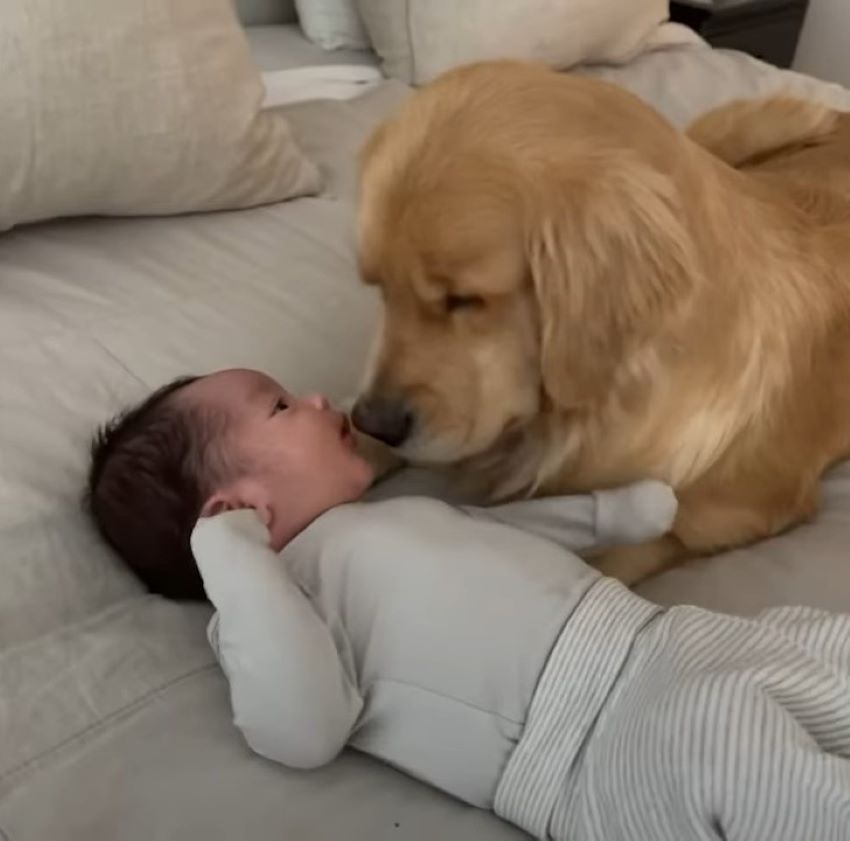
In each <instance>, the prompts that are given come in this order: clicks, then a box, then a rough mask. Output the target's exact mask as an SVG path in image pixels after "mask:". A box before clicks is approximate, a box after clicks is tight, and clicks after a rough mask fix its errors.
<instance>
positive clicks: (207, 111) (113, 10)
mask: <svg viewBox="0 0 850 841" xmlns="http://www.w3.org/2000/svg"><path fill="white" fill-rule="evenodd" d="M2 18H3V20H2V26H0V113H2V114H3V142H2V144H0V183H2V184H3V190H2V191H0V230H4V229H8V228H11V227H12V226H14V225H16V224H19V223H23V222H33V221H36V220H41V219H49V218H53V217H58V216H81V215H147V214H170V213H181V212H189V211H206V210H223V209H235V208H242V207H248V206H252V205H258V204H265V203H270V202H275V201H281V200H283V199H286V198H291V197H294V196H298V195H304V194H309V193H315V192H316V191H317V190H318V189H319V187H320V178H319V173H318V170H317V169H316V167H315V166H314V165H313V164H312V163H311V162H309V161H308V160H307V159H306V158H305V157H304V156H303V154H302V153H301V151H300V150H299V149H298V147H297V146H296V144H295V142H294V140H293V139H292V136H291V134H290V131H289V127H288V125H287V123H286V120H285V119H284V118H283V117H282V116H281V115H280V114H276V113H273V112H261V110H260V109H261V104H262V101H263V96H264V89H263V84H262V80H261V78H260V75H259V72H258V70H257V69H256V67H255V66H254V63H253V60H252V58H251V54H250V52H249V49H248V45H247V42H246V41H245V38H244V34H243V32H242V30H241V28H240V26H239V23H238V21H237V19H236V14H235V12H234V9H233V5H232V2H231V0H144V2H140V1H139V0H85V3H82V2H68V0H3V11H2Z"/></svg>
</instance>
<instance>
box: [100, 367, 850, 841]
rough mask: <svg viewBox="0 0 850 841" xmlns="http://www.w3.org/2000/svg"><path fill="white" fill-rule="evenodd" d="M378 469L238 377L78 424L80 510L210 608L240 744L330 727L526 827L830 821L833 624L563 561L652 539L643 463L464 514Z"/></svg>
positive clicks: (292, 741) (273, 753)
mask: <svg viewBox="0 0 850 841" xmlns="http://www.w3.org/2000/svg"><path fill="white" fill-rule="evenodd" d="M373 477H374V471H373V468H372V466H371V465H370V463H369V462H368V461H367V460H365V459H364V458H363V457H362V455H361V454H360V452H359V451H358V448H357V446H356V445H355V437H354V436H353V435H352V430H351V428H350V426H349V424H348V421H347V419H346V417H345V416H344V415H343V414H341V413H339V412H337V411H334V410H333V409H332V408H330V407H329V406H328V404H327V402H326V401H325V400H324V399H323V398H321V397H318V396H316V397H306V398H297V397H295V396H293V395H291V394H289V393H288V392H287V391H286V390H285V389H283V388H282V387H281V386H280V385H278V384H277V383H275V382H274V381H273V380H271V379H270V378H268V377H266V376H264V375H262V374H260V373H258V372H254V371H245V370H232V371H224V372H219V373H216V374H212V375H209V376H206V377H202V378H195V379H186V380H180V381H177V382H175V383H172V384H171V385H169V386H166V387H165V388H163V389H161V390H159V391H158V392H156V393H155V394H154V395H152V396H151V397H150V398H149V399H148V400H147V401H145V402H144V403H143V404H142V405H141V406H139V407H137V408H136V409H134V410H132V411H131V412H129V413H127V414H126V415H124V416H122V417H121V418H119V419H117V420H116V421H114V422H113V423H112V424H111V425H109V426H108V427H107V428H106V429H105V430H104V431H103V432H102V433H101V434H100V435H99V436H98V438H97V440H96V441H95V446H94V450H93V463H92V469H91V474H90V482H89V496H90V505H91V510H92V513H93V515H94V517H95V520H96V521H97V523H98V525H99V527H100V529H101V531H102V533H103V534H104V536H105V537H106V539H107V540H108V541H109V542H110V543H111V544H112V545H113V546H114V547H115V548H116V550H117V551H118V553H119V554H120V555H121V556H122V557H123V558H124V559H125V561H126V562H127V563H128V565H129V566H130V567H131V568H132V569H133V570H135V572H136V573H137V574H138V575H139V576H140V578H141V579H142V580H143V581H144V582H145V583H146V584H147V585H148V586H149V587H150V589H152V590H154V591H156V592H159V593H163V594H165V595H168V596H172V597H176V598H192V597H202V596H203V595H204V593H206V595H207V596H208V598H209V599H210V601H212V603H213V605H214V606H215V608H216V613H215V615H214V616H213V618H212V620H211V622H210V627H209V637H210V642H211V644H212V646H213V648H214V649H215V651H216V654H217V656H218V658H219V661H220V663H221V665H222V668H223V670H224V672H225V674H226V676H227V678H228V680H229V683H230V691H231V702H232V706H233V711H234V719H235V722H236V725H237V726H238V727H239V729H240V730H241V731H242V733H243V735H244V737H245V739H246V741H247V742H248V744H249V745H250V746H251V747H252V748H253V749H254V750H255V751H256V752H258V753H260V754H262V755H264V756H266V757H268V758H270V759H273V760H276V761H279V762H281V763H283V764H286V765H289V766H291V767H297V768H313V767H317V766H320V765H323V764H325V763H327V762H330V761H331V760H332V759H333V758H334V757H335V756H336V755H337V754H338V753H339V751H340V750H341V749H342V748H343V747H344V746H345V745H346V744H349V745H351V746H353V747H355V748H357V749H359V750H362V751H364V752H366V753H368V754H370V755H372V756H375V757H377V758H379V759H382V760H383V761H385V762H388V763H390V764H392V765H393V766H395V767H397V768H399V769H400V770H402V771H405V772H406V773H408V774H411V775H412V776H415V777H417V778H419V779H421V780H424V781H426V782H428V783H430V784H432V785H434V786H437V787H439V788H441V789H443V790H444V791H447V792H449V793H450V794H452V795H454V796H456V797H459V798H461V799H463V800H465V801H466V802H468V803H470V804H473V805H475V806H478V807H481V808H488V809H492V810H494V811H495V812H496V813H497V814H498V815H500V816H501V817H502V818H504V819H506V820H508V821H511V822H513V823H514V824H516V825H518V826H520V827H522V828H523V829H525V830H526V831H527V832H529V833H530V834H532V835H534V836H536V837H539V838H553V839H559V840H560V839H563V841H566V839H570V841H582V839H618V838H621V839H636V841H662V839H671V841H674V840H675V841H688V839H726V840H727V841H731V840H732V839H741V841H760V839H764V841H768V839H769V840H770V841H783V839H788V841H792V839H793V841H799V839H802V838H806V839H818V841H827V839H842V841H846V839H848V838H850V820H848V815H850V617H848V616H838V615H829V614H825V613H819V612H817V611H813V610H809V609H783V610H776V611H769V612H767V613H765V614H762V615H761V616H760V617H759V618H757V619H753V620H747V619H739V618H734V617H729V616H723V615H720V614H713V613H710V612H707V611H702V610H699V609H696V608H690V607H679V608H674V609H670V610H664V609H662V608H660V607H658V606H656V605H653V604H651V603H649V602H647V601H646V600H644V599H642V598H640V597H638V596H636V595H635V594H633V593H631V592H630V591H629V590H627V589H626V588H625V587H623V586H622V585H621V584H619V583H618V582H616V581H614V580H612V579H606V578H603V577H602V576H600V575H599V573H598V572H596V571H594V570H593V569H591V568H590V567H588V566H587V565H586V564H584V563H583V562H582V561H581V560H580V559H579V558H578V557H577V556H576V555H575V554H573V552H574V551H577V550H584V549H588V548H590V547H592V546H595V545H602V544H607V545H610V544H615V543H620V542H637V541H640V540H646V539H650V538H651V537H653V536H656V535H658V534H661V533H663V532H664V531H666V530H667V529H668V528H669V526H670V524H671V522H672V519H673V516H674V514H675V509H676V505H675V499H674V497H673V495H672V492H671V491H670V490H669V488H667V487H666V486H664V485H660V484H658V483H654V482H645V483H640V484H638V485H634V486H631V487H628V488H623V489H620V490H615V491H608V492H601V493H597V494H593V495H587V496H574V497H561V498H557V497H556V498H549V499H545V500H533V501H528V502H517V503H510V504H507V505H502V506H498V507H494V508H490V509H477V508H470V507H453V506H450V505H447V504H445V503H443V502H439V501H437V500H431V499H425V498H396V499H389V500H385V501H382V502H371V503H368V502H358V501H357V500H359V499H360V498H361V497H362V496H363V494H364V493H365V492H366V490H367V488H368V487H369V486H370V485H371V483H372V481H373ZM570 550H571V551H570Z"/></svg>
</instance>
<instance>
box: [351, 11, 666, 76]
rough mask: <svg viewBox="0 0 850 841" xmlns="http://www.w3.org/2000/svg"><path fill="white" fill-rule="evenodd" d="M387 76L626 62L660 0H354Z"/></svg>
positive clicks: (651, 29)
mask: <svg viewBox="0 0 850 841" xmlns="http://www.w3.org/2000/svg"><path fill="white" fill-rule="evenodd" d="M358 7H359V9H360V14H361V16H362V19H363V22H364V24H365V25H366V29H367V31H368V33H369V36H370V38H371V41H372V45H373V47H374V49H375V51H376V52H377V53H378V54H379V55H380V56H381V58H382V59H383V62H384V72H385V73H386V74H387V75H388V76H392V77H395V78H397V79H401V80H402V81H405V82H408V83H409V84H423V83H425V82H428V81H430V80H431V79H433V78H434V77H435V76H438V75H439V74H440V73H442V72H443V71H445V70H449V69H450V68H452V67H454V66H456V65H458V64H465V63H467V62H471V61H480V60H485V59H495V58H515V59H526V60H529V61H541V62H544V63H546V64H548V65H550V66H552V67H555V68H557V69H562V68H566V67H571V66H573V65H576V64H580V63H609V62H623V61H628V60H629V59H630V58H632V57H633V56H634V55H636V54H637V53H638V52H640V50H641V48H642V47H643V44H644V43H645V42H646V41H647V40H648V39H649V38H650V37H651V36H652V35H653V34H654V33H655V30H656V29H657V28H658V25H659V24H660V23H662V22H663V21H665V20H666V19H667V17H668V3H667V0H524V2H519V0H358Z"/></svg>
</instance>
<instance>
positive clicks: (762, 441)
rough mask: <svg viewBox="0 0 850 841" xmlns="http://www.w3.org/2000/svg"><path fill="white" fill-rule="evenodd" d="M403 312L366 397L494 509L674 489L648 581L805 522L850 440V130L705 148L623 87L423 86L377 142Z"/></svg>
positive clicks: (802, 120) (649, 548)
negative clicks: (397, 412)
mask: <svg viewBox="0 0 850 841" xmlns="http://www.w3.org/2000/svg"><path fill="white" fill-rule="evenodd" d="M359 253H360V263H361V270H362V273H363V276H364V278H365V279H366V281H367V282H370V283H373V284H376V285H378V286H379V287H380V290H381V292H382V295H383V297H384V301H385V323H384V326H383V329H382V331H381V335H380V337H379V341H378V346H377V348H376V354H375V359H374V364H373V366H372V371H371V376H370V380H369V384H368V386H367V389H366V391H367V393H372V394H375V393H380V394H388V395H391V396H392V397H393V399H396V400H403V401H404V402H405V405H406V406H407V407H408V409H409V410H410V412H411V413H412V415H413V428H412V433H411V434H410V436H409V438H408V440H407V441H406V442H405V443H404V445H403V446H402V447H401V448H400V449H401V452H402V453H403V454H404V455H406V456H408V457H410V458H412V459H414V460H420V461H428V462H441V463H455V464H461V465H462V466H463V468H464V470H465V471H468V472H472V473H473V474H474V475H476V476H477V477H479V478H481V479H483V480H485V481H486V482H487V484H488V487H489V489H490V491H491V492H492V494H493V495H494V496H496V497H505V496H516V495H530V494H545V493H553V492H566V491H583V490H590V489H595V488H600V487H606V486H614V485H618V484H621V483H626V482H629V481H632V480H636V479H641V478H646V477H656V478H658V479H662V480H665V481H667V482H669V483H670V484H672V485H673V486H674V487H675V488H676V490H677V493H678V496H679V500H680V510H679V514H678V517H677V519H676V522H675V525H674V529H673V532H672V533H671V534H670V535H666V536H665V537H663V538H662V539H660V540H658V541H655V542H653V543H652V544H647V545H644V546H639V547H621V548H619V549H615V550H613V551H610V552H608V553H607V554H606V555H604V556H603V557H601V558H599V559H597V562H598V564H599V565H600V567H601V568H602V569H603V570H604V571H606V572H607V573H609V574H612V575H615V576H617V577H619V578H621V579H622V580H624V581H626V582H629V583H633V582H635V581H637V580H639V579H641V578H643V577H645V576H647V575H650V574H653V573H655V572H657V571H659V570H661V569H663V568H664V567H666V566H669V565H670V564H673V563H676V562H678V561H679V560H682V559H684V558H686V557H688V556H694V555H703V554H708V553H712V552H715V551H717V550H720V549H723V548H727V547H734V546H737V545H742V544H745V543H747V542H751V541H754V540H757V539H760V538H763V537H766V536H769V535H772V534H775V533H778V532H780V531H782V530H784V529H786V528H788V527H789V526H791V525H793V524H796V523H798V522H800V521H801V520H803V519H805V518H807V517H808V516H809V515H811V514H812V512H813V511H814V509H815V506H816V494H817V484H818V478H819V476H820V475H821V473H822V472H823V471H824V469H825V468H826V467H827V466H828V465H830V464H831V463H832V462H834V461H836V460H837V459H839V458H840V457H842V456H844V455H846V454H848V452H850V118H848V117H847V116H845V115H843V114H839V113H837V112H834V111H831V110H829V109H827V108H825V107H823V106H819V105H815V104H812V103H806V102H800V101H797V100H793V99H789V98H784V97H780V98H776V99H770V100H765V101H758V102H740V103H733V104H732V105H730V106H726V107H725V108H722V109H719V110H717V111H714V112H710V113H709V114H707V115H705V116H704V117H702V118H701V119H700V120H698V121H697V122H696V123H695V124H694V125H693V126H691V127H690V129H689V131H688V132H687V133H686V134H683V133H681V132H679V131H677V130H675V129H674V128H673V127H672V126H671V125H669V124H668V123H667V122H666V121H665V120H664V119H663V118H662V117H661V116H660V115H659V114H657V113H656V112H655V111H654V110H653V109H651V108H650V107H648V106H647V105H646V104H644V103H642V102H641V101H640V100H638V99H637V98H636V97H634V96H632V95H631V94H629V93H627V92H626V91H625V90H622V89H620V88H618V87H615V86H613V85H610V84H607V83H604V82H601V81H596V80H592V79H588V78H580V77H576V76H570V75H565V74H559V73H554V72H551V71H548V70H546V69H544V68H542V67H538V66H534V65H526V64H523V63H516V62H492V63H483V64H478V65H470V66H467V67H464V68H461V69H459V70H456V71H452V72H450V73H448V74H446V75H445V76H443V77H442V78H440V79H438V80H437V81H436V82H435V83H433V84H432V85H431V86H429V87H427V88H425V89H423V90H422V91H420V92H419V93H417V94H415V95H414V96H413V97H411V99H410V100H409V101H408V102H407V103H406V104H405V105H404V106H403V107H402V109H401V111H400V113H399V114H398V115H397V116H396V117H395V118H393V119H391V120H390V121H388V122H387V123H385V124H384V125H383V126H382V127H381V128H380V129H379V130H378V131H377V132H376V134H375V135H374V136H373V138H372V139H371V140H370V142H369V144H368V145H367V147H366V149H365V150H364V154H363V160H362V177H361V202H360V211H359Z"/></svg>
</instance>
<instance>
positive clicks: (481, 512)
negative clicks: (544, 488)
mask: <svg viewBox="0 0 850 841" xmlns="http://www.w3.org/2000/svg"><path fill="white" fill-rule="evenodd" d="M677 508H678V503H677V501H676V496H675V494H674V493H673V490H672V489H671V488H670V487H669V486H668V485H665V484H663V483H662V482H656V481H646V482H637V483H635V484H633V485H627V486H625V487H623V488H618V489H616V490H611V491H596V492H595V493H592V494H578V495H575V496H551V497H542V498H540V499H529V500H522V501H520V502H509V503H507V504H505V505H496V506H493V507H491V508H475V507H465V508H464V510H465V511H467V512H468V513H470V514H471V515H472V516H474V517H481V518H490V519H493V520H498V521H499V522H502V523H505V524H507V525H511V526H515V527H516V528H519V529H523V530H524V531H528V532H532V533H533V534H538V535H540V536H541V537H545V538H547V539H549V540H552V541H554V542H555V543H559V544H560V545H561V546H563V547H564V548H565V549H569V550H570V551H571V552H586V551H588V550H590V549H596V548H602V547H606V546H618V545H624V544H631V543H643V542H644V541H647V540H651V539H652V538H655V537H659V536H661V535H662V534H665V533H666V532H668V531H669V530H670V528H671V526H672V525H673V520H674V518H675V516H676V510H677Z"/></svg>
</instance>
